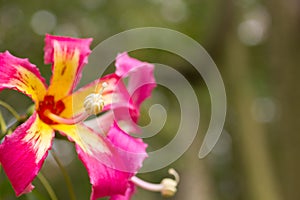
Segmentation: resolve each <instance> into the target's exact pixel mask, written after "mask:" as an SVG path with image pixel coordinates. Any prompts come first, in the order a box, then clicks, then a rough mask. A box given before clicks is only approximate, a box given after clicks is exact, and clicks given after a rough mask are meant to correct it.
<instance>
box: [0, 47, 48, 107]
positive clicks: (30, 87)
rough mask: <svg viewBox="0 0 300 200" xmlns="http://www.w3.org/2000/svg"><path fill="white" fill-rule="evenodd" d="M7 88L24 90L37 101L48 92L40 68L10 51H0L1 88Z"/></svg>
mask: <svg viewBox="0 0 300 200" xmlns="http://www.w3.org/2000/svg"><path fill="white" fill-rule="evenodd" d="M5 88H10V89H15V90H18V91H20V92H23V93H24V94H26V95H28V96H29V97H31V98H32V99H33V101H35V102H38V101H41V100H42V99H43V98H44V95H45V93H46V83H45V80H44V78H43V77H42V76H41V74H40V72H39V70H38V68H37V67H36V66H35V65H33V64H31V63H30V62H29V61H28V59H22V58H17V57H15V56H13V55H11V54H10V53H9V52H8V51H6V52H4V53H0V90H2V89H5Z"/></svg>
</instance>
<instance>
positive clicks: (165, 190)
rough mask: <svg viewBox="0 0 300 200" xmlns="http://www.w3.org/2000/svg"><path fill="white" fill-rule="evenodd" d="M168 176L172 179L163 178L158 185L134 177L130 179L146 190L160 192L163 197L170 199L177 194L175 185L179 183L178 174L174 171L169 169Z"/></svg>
mask: <svg viewBox="0 0 300 200" xmlns="http://www.w3.org/2000/svg"><path fill="white" fill-rule="evenodd" d="M169 174H171V175H173V176H174V179H171V178H164V179H163V180H162V181H161V182H160V183H159V184H156V183H149V182H146V181H144V180H142V179H140V178H138V177H136V176H133V177H132V178H131V181H132V182H133V183H134V184H135V185H137V186H139V187H141V188H143V189H146V190H149V191H153V192H160V193H161V195H162V196H163V197H172V196H174V195H175V193H176V192H177V185H178V183H179V181H180V177H179V174H178V173H177V172H176V171H175V170H174V169H172V168H171V169H169Z"/></svg>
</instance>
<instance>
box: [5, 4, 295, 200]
mask: <svg viewBox="0 0 300 200" xmlns="http://www.w3.org/2000/svg"><path fill="white" fill-rule="evenodd" d="M145 26H158V27H165V28H170V29H173V30H177V31H180V32H182V33H184V34H186V35H188V36H190V37H191V38H193V39H194V40H196V41H198V42H199V43H200V44H201V45H202V46H203V47H204V48H205V49H206V50H207V51H208V53H209V54H210V55H211V57H212V58H213V60H214V61H215V62H216V64H217V66H218V68H219V70H220V72H221V74H222V77H223V80H224V83H225V87H226V93H227V100H228V110H227V118H226V123H225V127H224V131H223V133H222V135H221V137H220V139H219V141H218V143H217V145H216V146H215V148H214V149H213V151H212V152H211V153H210V154H209V156H207V157H205V158H204V159H199V158H198V151H199V148H200V145H201V143H202V140H203V137H204V134H205V132H206V130H207V126H208V122H209V120H210V99H209V94H208V91H207V88H206V86H205V83H204V82H203V80H202V78H201V76H200V75H199V74H198V75H197V74H196V75H195V70H194V69H193V67H192V66H190V65H189V64H188V63H187V62H186V61H184V60H182V59H180V58H179V57H178V56H176V55H172V54H170V53H167V52H162V51H159V50H138V51H135V52H132V53H131V55H132V56H134V57H137V58H139V59H141V60H147V61H148V62H153V63H155V62H156V63H163V64H167V65H169V66H172V67H174V68H175V69H177V70H178V71H179V72H180V73H181V74H183V75H184V76H185V77H186V78H187V79H188V80H189V82H190V83H191V85H192V86H193V88H194V90H195V91H196V92H197V97H198V100H199V102H200V103H199V104H200V105H199V108H201V122H200V126H199V133H198V135H197V137H196V139H195V140H194V142H193V144H192V145H191V147H190V148H189V149H188V151H187V152H185V154H184V155H183V156H182V157H181V158H180V159H178V160H177V161H176V162H174V163H172V164H171V165H170V166H168V167H166V168H164V169H161V170H158V171H155V172H152V173H146V174H140V175H139V176H140V177H142V178H144V179H146V180H148V181H151V182H160V180H161V179H162V178H163V177H165V176H166V175H167V169H168V168H169V167H173V168H175V169H177V170H178V172H179V173H180V175H181V179H182V180H181V182H180V185H179V188H178V193H177V194H176V195H175V196H174V197H172V198H171V199H177V200H179V199H188V200H198V199H199V200H216V199H221V200H239V199H243V200H280V199H289V200H296V199H300V190H299V186H300V173H299V169H300V159H299V153H300V134H299V130H300V123H299V120H300V117H299V116H300V114H299V113H300V105H299V102H300V101H299V100H300V90H299V88H298V86H299V81H298V80H299V75H300V68H299V66H300V65H299V64H300V45H299V44H300V43H299V40H300V32H299V27H300V2H299V1H297V0H286V1H282V0H270V1H266V0H264V1H258V0H223V1H221V0H219V1H218V0H145V1H141V0H140V1H138V0H136V1H116V0H110V1H109V0H73V1H71V0H70V1H66V0H65V1H58V0H52V1H38V0H27V1H11V0H10V1H9V0H0V51H1V52H3V51H5V50H9V51H10V52H11V53H12V54H14V55H16V56H18V57H27V58H29V59H30V62H32V63H34V64H36V65H37V66H39V68H40V71H41V73H42V75H43V76H44V77H46V79H47V80H49V77H50V74H51V71H50V66H45V65H44V64H43V46H44V35H45V33H46V32H47V33H51V34H58V35H68V36H76V37H92V38H94V41H93V44H92V47H95V46H96V45H97V44H98V43H100V42H101V41H103V40H105V39H107V38H108V37H110V36H112V35H114V34H117V33H119V32H121V31H124V30H128V29H131V28H136V27H145ZM297 66H298V67H297ZM104 67H106V66H104ZM0 98H1V100H3V101H6V102H8V103H10V104H11V105H12V106H13V107H14V108H15V109H16V110H17V111H18V112H19V113H24V112H25V110H26V109H27V107H28V106H29V105H31V104H32V102H31V101H30V100H29V99H28V98H27V97H25V96H24V95H22V94H18V93H17V92H14V91H7V90H5V91H2V92H1V94H0ZM159 98H163V100H164V102H165V103H164V104H165V106H166V111H167V114H168V115H167V116H168V119H167V122H166V124H165V126H164V127H163V129H162V130H161V131H160V132H159V134H157V135H155V136H153V137H152V138H148V139H145V142H147V143H148V144H149V149H150V150H151V149H155V148H160V147H162V146H163V145H164V144H166V143H168V141H170V140H171V139H172V137H173V136H174V134H175V133H176V130H177V128H178V126H177V124H178V123H179V122H180V107H179V105H178V102H177V101H176V98H175V96H174V95H173V94H172V93H170V92H169V91H168V90H167V88H163V87H158V88H157V90H155V92H154V95H153V98H152V99H150V100H148V101H147V102H146V104H145V105H144V106H143V117H142V119H141V122H140V123H141V124H147V123H148V122H149V116H148V115H147V110H148V108H149V105H151V104H152V103H160V100H161V99H159ZM0 110H1V112H2V113H3V115H4V116H5V118H6V120H7V122H9V121H10V120H11V119H12V116H11V115H10V114H9V113H8V112H7V111H6V110H5V109H3V108H0ZM190 120H193V119H192V118H191V119H190ZM55 148H56V150H57V152H58V154H59V156H60V158H61V160H62V161H63V164H64V166H65V168H66V169H67V171H68V173H69V174H70V176H71V179H72V183H73V184H74V187H75V192H76V197H77V199H80V200H81V199H89V195H90V190H91V188H90V184H89V180H88V176H87V173H86V171H85V169H84V167H83V165H82V164H81V163H80V161H79V160H78V158H77V156H76V154H75V153H74V152H75V150H74V147H73V144H71V143H67V142H65V141H61V140H56V141H55ZM42 172H43V174H44V175H45V176H46V177H47V179H48V180H49V182H50V183H51V185H52V186H53V188H54V190H55V192H56V193H57V196H58V198H59V199H69V196H68V193H67V187H66V184H65V182H64V180H63V178H62V174H61V172H60V170H59V169H58V167H57V165H56V164H55V162H53V158H52V157H51V156H49V159H47V161H46V162H45V164H44V166H43V169H42ZM34 184H35V186H36V189H35V190H34V192H33V193H31V194H28V195H24V196H22V197H20V198H19V199H32V200H33V199H49V197H48V194H47V192H46V191H45V189H44V188H43V186H42V185H41V184H40V182H39V180H37V179H36V180H35V181H34ZM0 199H1V200H13V199H17V198H16V197H15V195H14V192H13V191H12V189H11V186H10V184H9V182H8V181H7V178H6V176H5V174H4V172H3V171H1V173H0ZM133 199H143V200H144V199H145V200H147V199H163V198H162V197H161V196H160V194H157V193H152V192H148V191H144V190H142V189H138V190H137V193H136V195H135V196H134V198H133Z"/></svg>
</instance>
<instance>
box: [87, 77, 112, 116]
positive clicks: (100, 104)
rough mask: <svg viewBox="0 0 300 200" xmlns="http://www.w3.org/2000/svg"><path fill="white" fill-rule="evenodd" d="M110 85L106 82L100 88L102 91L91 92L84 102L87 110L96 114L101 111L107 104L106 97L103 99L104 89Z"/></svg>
mask: <svg viewBox="0 0 300 200" xmlns="http://www.w3.org/2000/svg"><path fill="white" fill-rule="evenodd" d="M107 86H108V84H107V83H106V82H104V83H102V88H101V89H100V91H99V92H98V93H92V94H89V95H88V96H87V97H86V98H85V100H84V103H83V106H84V109H85V111H86V112H87V113H88V114H90V115H92V114H94V115H96V114H98V113H100V112H101V111H102V110H103V108H104V105H105V102H104V99H103V96H102V94H103V91H104V89H105V88H106V87H107Z"/></svg>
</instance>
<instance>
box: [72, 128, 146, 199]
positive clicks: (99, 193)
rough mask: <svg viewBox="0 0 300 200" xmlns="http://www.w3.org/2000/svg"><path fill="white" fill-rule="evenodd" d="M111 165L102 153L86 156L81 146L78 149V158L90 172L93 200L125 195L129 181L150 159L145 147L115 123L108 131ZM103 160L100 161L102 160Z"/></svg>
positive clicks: (139, 140) (140, 141)
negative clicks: (147, 159)
mask: <svg viewBox="0 0 300 200" xmlns="http://www.w3.org/2000/svg"><path fill="white" fill-rule="evenodd" d="M107 139H108V141H107V142H109V143H110V144H107V145H108V146H110V149H111V158H110V162H111V163H108V160H106V159H104V160H101V158H103V156H102V155H101V154H97V153H94V154H89V153H86V152H85V151H84V150H83V149H82V148H81V147H80V146H79V145H76V147H77V148H76V149H77V152H78V155H79V158H80V159H81V160H82V162H83V163H84V165H85V167H86V168H87V170H88V174H89V177H90V181H91V184H92V195H91V200H95V199H97V198H100V197H104V196H112V195H125V193H126V191H127V189H128V188H129V187H130V184H131V183H130V181H129V180H130V178H131V177H132V176H133V175H134V174H135V173H136V172H137V171H138V170H139V169H140V167H141V166H142V162H143V160H144V159H145V158H146V157H147V153H146V151H145V149H146V144H145V143H143V142H142V140H141V139H135V138H133V137H131V136H129V135H128V134H127V133H125V132H123V131H122V130H121V129H120V128H119V127H118V126H117V125H116V124H114V125H113V126H112V127H111V129H110V131H109V132H108V135H107ZM99 158H100V159H99Z"/></svg>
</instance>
